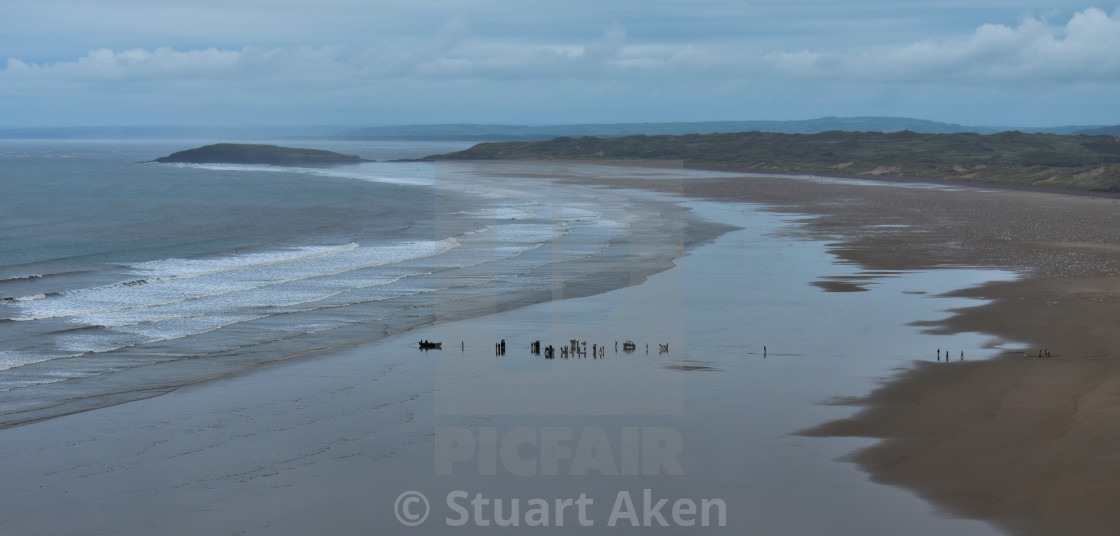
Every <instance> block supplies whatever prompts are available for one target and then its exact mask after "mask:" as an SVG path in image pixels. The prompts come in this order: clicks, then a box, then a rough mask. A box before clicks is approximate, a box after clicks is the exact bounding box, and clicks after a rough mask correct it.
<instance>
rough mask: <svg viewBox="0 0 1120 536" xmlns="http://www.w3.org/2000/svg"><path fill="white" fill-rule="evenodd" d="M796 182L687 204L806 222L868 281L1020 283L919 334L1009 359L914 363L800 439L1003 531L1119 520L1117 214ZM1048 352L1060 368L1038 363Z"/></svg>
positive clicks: (1050, 195) (991, 286) (1061, 199)
mask: <svg viewBox="0 0 1120 536" xmlns="http://www.w3.org/2000/svg"><path fill="white" fill-rule="evenodd" d="M863 179H864V178H860V180H863ZM791 180H792V181H796V180H803V181H806V180H809V179H789V178H781V179H767V178H765V177H759V176H751V177H742V178H735V177H727V178H714V179H711V180H703V181H696V182H691V183H686V185H685V189H684V191H683V192H681V193H682V195H685V196H696V197H701V198H707V199H714V200H723V201H748V202H758V203H763V204H766V205H770V206H776V207H789V209H790V210H791V211H795V212H803V213H808V214H813V215H815V216H816V218H815V219H814V220H811V221H808V222H806V223H805V226H806V229H807V232H808V234H810V235H813V236H816V237H820V238H831V239H833V240H834V242H833V244H832V247H831V249H830V252H831V253H832V254H834V255H837V256H838V257H840V258H841V259H844V260H846V261H848V262H852V263H855V264H858V265H860V266H863V267H864V268H866V269H869V270H915V269H931V268H938V267H954V266H982V267H999V268H1005V269H1012V270H1014V271H1016V272H1017V273H1018V274H1019V275H1020V278H1019V279H1017V280H1014V281H1008V282H995V283H988V284H984V285H980V286H978V287H974V288H969V289H962V290H959V291H955V292H952V293H950V295H953V296H960V297H971V298H978V299H983V300H988V302H987V303H986V304H984V305H980V306H976V307H968V308H964V309H958V310H955V311H953V314H952V316H950V317H949V318H946V319H944V320H941V321H936V322H929V323H922V324H920V326H921V327H923V328H924V329H925V330H927V332H930V333H938V334H946V335H947V334H953V333H961V332H982V333H987V334H991V335H993V336H995V337H996V340H995V341H993V343H992V344H993V345H998V344H1000V343H1001V342H1004V343H1008V344H1010V345H1014V346H1015V347H1014V348H1013V349H1008V350H1004V351H1003V355H1001V356H999V357H997V358H994V359H990V360H985V361H965V362H964V363H953V364H952V366H946V364H945V363H942V364H941V366H939V365H938V363H936V362H932V361H934V360H929V361H931V362H920V361H919V362H916V363H915V365H914V367H913V368H911V369H909V370H905V371H903V372H901V373H900V374H899V375H898V376H897V377H896V378H894V379H892V380H890V381H887V382H885V383H884V385H882V386H881V387H880V388H878V389H877V390H875V391H874V392H872V393H871V394H869V395H868V396H866V397H862V398H859V399H857V400H844V401H841V402H839V403H840V404H842V405H853V406H858V407H861V408H862V409H861V411H860V412H859V413H857V414H856V415H855V416H852V417H850V418H845V419H842V420H839V421H833V422H828V423H824V424H821V425H819V426H816V427H813V428H810V429H808V430H806V431H804V432H801V433H802V434H803V435H807V436H825V437H864V438H875V439H879V440H881V441H880V442H879V443H877V444H875V445H874V446H872V447H869V448H865V449H861V450H859V451H857V452H855V453H853V454H852V455H851V456H850V459H851V460H852V461H854V462H855V463H857V464H858V465H859V466H860V467H861V468H862V469H864V470H865V471H867V472H868V473H869V474H870V475H871V478H872V479H873V480H874V481H876V482H880V483H884V484H889V485H894V486H900V487H903V488H906V489H910V490H913V491H914V492H916V493H917V494H918V495H919V496H922V497H923V498H926V499H928V500H930V501H931V502H932V503H933V504H936V505H937V506H938V507H939V508H942V509H944V510H945V511H946V512H947V513H949V514H951V515H954V516H961V517H964V518H968V519H978V520H987V521H991V522H993V523H995V524H996V525H997V526H1000V527H1002V528H1004V529H1005V530H1007V531H1009V532H1011V533H1013V534H1019V535H1023V536H1042V535H1048V534H1055V533H1062V534H1071V535H1079V534H1085V535H1093V534H1102V533H1106V532H1107V527H1112V526H1115V524H1116V523H1118V522H1120V514H1117V513H1116V511H1115V509H1114V508H1112V506H1111V505H1113V504H1115V503H1116V502H1117V500H1120V479H1118V478H1116V477H1117V476H1118V475H1120V462H1118V461H1117V459H1116V457H1115V455H1114V452H1115V450H1116V448H1117V447H1120V427H1118V426H1117V425H1116V424H1115V423H1116V422H1118V419H1117V417H1118V416H1120V415H1118V410H1117V409H1116V408H1117V407H1118V406H1117V404H1116V403H1117V402H1120V331H1118V330H1116V329H1115V319H1117V318H1120V277H1118V276H1120V205H1118V204H1117V203H1116V201H1115V200H1113V199H1111V198H1108V197H1099V198H1098V197H1093V196H1086V195H1085V194H1083V193H1079V192H1077V193H1072V195H1068V193H1064V192H1047V191H1038V190H1026V189H1019V188H1000V187H993V188H988V187H986V186H985V185H974V184H973V185H969V184H959V183H955V184H952V185H951V187H949V188H926V187H924V184H927V183H923V182H919V181H913V182H911V181H901V182H897V181H890V180H886V181H883V186H881V187H874V186H872V187H868V186H851V185H846V184H845V183H844V182H843V181H842V180H841V181H832V180H828V179H821V180H817V181H815V184H814V185H813V188H811V189H807V188H804V187H800V188H799V187H796V186H795V183H791V182H789V181H791ZM870 180H881V178H880V179H870ZM615 186H619V187H621V186H637V185H633V184H631V185H623V184H616V185H615ZM946 186H948V185H946ZM641 187H649V185H643V186H641ZM841 283H846V284H850V285H856V286H857V287H858V285H860V284H862V283H865V282H861V281H855V280H852V281H846V282H841ZM857 290H858V288H857ZM1045 348H1050V349H1051V352H1052V355H1053V356H1054V357H1052V358H1050V359H1039V358H1037V357H1036V356H1037V353H1038V352H1039V351H1041V350H1042V349H1045ZM939 351H940V350H939ZM930 353H931V355H930V357H933V355H932V353H933V352H932V349H931V351H930ZM1024 353H1026V354H1028V355H1029V356H1031V357H1029V358H1024V357H1022V355H1023V354H1024ZM954 359H956V357H955V356H954Z"/></svg>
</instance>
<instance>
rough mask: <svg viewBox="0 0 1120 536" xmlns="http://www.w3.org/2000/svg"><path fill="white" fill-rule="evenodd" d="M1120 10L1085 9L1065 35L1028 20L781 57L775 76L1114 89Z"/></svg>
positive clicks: (774, 61)
mask: <svg viewBox="0 0 1120 536" xmlns="http://www.w3.org/2000/svg"><path fill="white" fill-rule="evenodd" d="M1116 50H1120V9H1118V10H1117V11H1116V12H1114V13H1113V14H1112V16H1109V15H1108V14H1107V13H1105V12H1104V11H1101V10H1100V9H1096V8H1089V9H1086V10H1084V11H1081V12H1079V13H1077V14H1075V15H1074V16H1073V17H1072V18H1071V19H1070V21H1069V23H1068V24H1066V26H1064V27H1054V26H1050V25H1048V24H1047V23H1046V22H1045V21H1043V20H1039V19H1036V18H1033V17H1026V18H1024V19H1022V20H1021V21H1020V23H1019V25H1018V26H1017V27H1014V28H1012V27H1009V26H1005V25H999V24H984V25H982V26H980V27H979V28H977V29H976V31H975V32H973V33H972V34H971V35H970V36H968V37H967V38H964V39H956V40H947V41H943V42H934V41H923V42H917V43H911V44H908V45H904V46H900V47H895V48H876V49H870V50H864V51H861V52H857V53H849V54H842V53H837V52H811V51H801V52H794V53H789V52H779V53H774V54H770V55H768V56H767V57H766V61H767V63H768V64H769V65H770V67H771V68H772V69H773V70H774V72H776V73H781V74H783V75H786V76H790V77H793V78H801V79H813V78H840V79H851V78H865V79H872V80H877V81H886V82H927V83H946V82H952V83H957V84H960V83H966V84H968V83H975V84H978V85H987V84H992V83H1046V84H1064V83H1075V82H1107V83H1116V82H1120V55H1118V54H1116V53H1115V51H1116Z"/></svg>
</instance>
